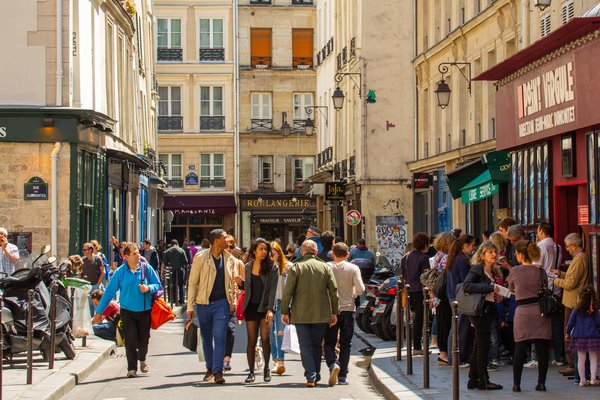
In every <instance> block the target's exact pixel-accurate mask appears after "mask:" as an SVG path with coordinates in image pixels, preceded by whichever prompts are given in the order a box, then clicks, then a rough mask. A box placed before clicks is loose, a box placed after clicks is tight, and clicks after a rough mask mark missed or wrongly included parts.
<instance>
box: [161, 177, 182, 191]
mask: <svg viewBox="0 0 600 400" xmlns="http://www.w3.org/2000/svg"><path fill="white" fill-rule="evenodd" d="M165 181H166V182H167V187H168V188H169V189H183V179H165Z"/></svg>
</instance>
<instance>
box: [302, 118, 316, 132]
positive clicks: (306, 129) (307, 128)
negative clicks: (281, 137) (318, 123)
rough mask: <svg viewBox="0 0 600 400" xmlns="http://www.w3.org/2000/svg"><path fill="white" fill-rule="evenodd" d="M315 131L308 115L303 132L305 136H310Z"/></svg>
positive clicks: (313, 123)
mask: <svg viewBox="0 0 600 400" xmlns="http://www.w3.org/2000/svg"><path fill="white" fill-rule="evenodd" d="M314 133H315V122H314V121H313V120H312V119H310V117H308V119H307V120H306V123H305V124H304V134H305V135H306V136H312V135H313V134H314Z"/></svg>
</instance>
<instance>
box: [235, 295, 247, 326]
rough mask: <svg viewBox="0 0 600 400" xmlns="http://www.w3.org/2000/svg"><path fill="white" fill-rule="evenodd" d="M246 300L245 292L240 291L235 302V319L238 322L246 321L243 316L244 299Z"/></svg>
mask: <svg viewBox="0 0 600 400" xmlns="http://www.w3.org/2000/svg"><path fill="white" fill-rule="evenodd" d="M245 298H246V291H245V290H242V291H241V292H240V297H239V298H238V301H237V306H236V307H235V317H236V318H237V320H238V321H244V320H245V319H246V315H245V314H244V299H245Z"/></svg>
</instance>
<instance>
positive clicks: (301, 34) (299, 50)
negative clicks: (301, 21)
mask: <svg viewBox="0 0 600 400" xmlns="http://www.w3.org/2000/svg"><path fill="white" fill-rule="evenodd" d="M292 52H293V55H294V59H293V63H294V67H298V66H299V65H301V66H306V68H308V67H312V65H313V63H312V59H313V30H312V29H292Z"/></svg>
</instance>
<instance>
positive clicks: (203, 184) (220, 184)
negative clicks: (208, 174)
mask: <svg viewBox="0 0 600 400" xmlns="http://www.w3.org/2000/svg"><path fill="white" fill-rule="evenodd" d="M224 187H225V179H223V178H216V179H204V178H200V190H202V189H203V188H224Z"/></svg>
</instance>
